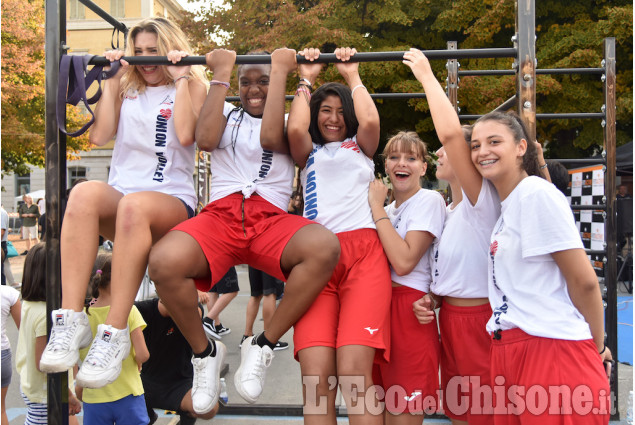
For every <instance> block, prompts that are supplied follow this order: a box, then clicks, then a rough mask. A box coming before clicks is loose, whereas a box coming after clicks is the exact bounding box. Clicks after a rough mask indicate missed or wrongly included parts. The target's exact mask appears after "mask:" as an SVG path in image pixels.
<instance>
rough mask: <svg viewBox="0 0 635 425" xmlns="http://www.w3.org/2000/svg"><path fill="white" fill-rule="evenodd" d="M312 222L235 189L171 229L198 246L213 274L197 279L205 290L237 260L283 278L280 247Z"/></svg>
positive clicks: (261, 198) (200, 288)
mask: <svg viewBox="0 0 635 425" xmlns="http://www.w3.org/2000/svg"><path fill="white" fill-rule="evenodd" d="M311 223H313V222H312V221H310V220H308V219H306V218H304V217H301V216H297V215H293V214H288V213H287V212H286V211H283V210H281V209H280V208H278V207H276V206H274V205H272V204H271V203H270V202H268V201H267V200H265V199H264V198H263V197H261V196H259V195H256V194H253V195H251V197H250V198H244V197H243V195H242V194H239V193H234V194H231V195H229V196H226V197H224V198H222V199H219V200H217V201H214V202H212V203H210V204H209V205H207V206H206V207H205V208H204V209H203V210H202V211H201V212H200V213H199V214H198V215H197V216H196V217H194V218H191V219H189V220H186V221H184V222H182V223H180V224H178V225H177V226H175V227H174V228H173V229H172V230H179V231H181V232H185V233H187V234H188V235H190V236H192V237H193V238H194V239H196V242H198V244H199V245H200V246H201V249H202V250H203V253H204V254H205V257H206V258H207V263H208V264H209V268H210V273H211V276H212V278H211V282H210V280H209V279H197V280H196V287H197V288H198V289H199V290H201V291H204V292H207V291H209V289H210V287H211V286H213V285H214V284H216V282H218V281H219V280H220V279H221V278H222V277H223V276H224V275H225V273H227V270H229V268H230V267H232V266H235V265H236V264H249V265H250V266H252V267H255V268H257V269H258V270H262V271H263V272H265V273H267V274H269V275H271V276H274V277H276V278H278V279H280V280H285V281H286V277H285V275H284V273H283V272H282V270H281V269H280V257H281V256H282V251H283V250H284V248H285V247H286V246H287V243H288V242H289V240H290V239H291V237H292V236H293V235H294V234H295V233H296V232H297V231H298V230H299V229H300V228H302V227H304V226H306V225H307V224H311Z"/></svg>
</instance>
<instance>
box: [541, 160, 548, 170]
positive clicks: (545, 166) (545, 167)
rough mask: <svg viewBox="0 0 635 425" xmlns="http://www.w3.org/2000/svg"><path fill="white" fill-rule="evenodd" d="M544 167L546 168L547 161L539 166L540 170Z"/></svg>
mask: <svg viewBox="0 0 635 425" xmlns="http://www.w3.org/2000/svg"><path fill="white" fill-rule="evenodd" d="M545 168H547V163H546V162H545V163H544V165H541V166H540V169H541V170H544V169H545Z"/></svg>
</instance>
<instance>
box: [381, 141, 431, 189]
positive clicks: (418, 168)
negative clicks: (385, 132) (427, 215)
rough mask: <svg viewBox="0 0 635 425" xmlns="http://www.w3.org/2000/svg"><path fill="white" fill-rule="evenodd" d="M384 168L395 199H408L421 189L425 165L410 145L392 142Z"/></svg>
mask: <svg viewBox="0 0 635 425" xmlns="http://www.w3.org/2000/svg"><path fill="white" fill-rule="evenodd" d="M385 155H386V160H385V163H384V166H385V168H386V172H387V173H388V175H389V176H390V181H391V182H392V186H393V193H394V195H395V198H398V200H399V199H403V200H405V199H408V198H409V197H410V196H412V195H414V194H415V193H416V192H417V191H418V190H419V189H420V188H421V183H420V181H421V177H423V176H424V175H425V174H426V169H427V164H426V162H425V161H424V160H423V158H422V157H421V155H420V154H419V153H417V152H416V151H415V149H414V146H412V144H411V143H408V142H406V141H398V142H394V143H393V144H392V145H391V149H390V151H389V152H387V153H386V154H385Z"/></svg>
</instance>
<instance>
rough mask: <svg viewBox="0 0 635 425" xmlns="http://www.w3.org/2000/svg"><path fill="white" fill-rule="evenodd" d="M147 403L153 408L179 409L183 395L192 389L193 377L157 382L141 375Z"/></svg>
mask: <svg viewBox="0 0 635 425" xmlns="http://www.w3.org/2000/svg"><path fill="white" fill-rule="evenodd" d="M141 380H142V382H143V390H144V391H145V398H146V405H147V406H149V407H151V408H153V409H165V410H173V411H175V412H176V411H178V410H180V409H181V402H182V401H183V397H185V395H186V394H187V392H188V391H189V390H191V389H192V378H183V379H180V380H178V381H173V382H170V383H169V384H168V383H165V382H157V381H156V380H154V379H151V378H148V377H144V376H143V375H141Z"/></svg>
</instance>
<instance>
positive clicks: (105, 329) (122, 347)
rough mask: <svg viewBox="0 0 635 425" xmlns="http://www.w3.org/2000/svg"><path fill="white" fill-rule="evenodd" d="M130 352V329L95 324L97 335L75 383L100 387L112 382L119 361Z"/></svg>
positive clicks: (89, 386)
mask: <svg viewBox="0 0 635 425" xmlns="http://www.w3.org/2000/svg"><path fill="white" fill-rule="evenodd" d="M128 354H130V331H129V330H128V327H127V326H126V329H116V328H113V327H112V326H110V325H105V324H101V325H99V326H97V335H95V339H94V340H93V345H91V346H90V350H88V354H87V355H86V358H85V359H84V363H82V366H81V367H80V368H79V372H78V373H77V383H78V384H79V385H80V386H82V387H84V388H101V387H103V386H105V385H108V384H110V383H112V382H114V381H115V380H116V379H117V377H118V376H119V374H120V373H121V363H122V362H123V360H124V359H125V358H126V357H128Z"/></svg>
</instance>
